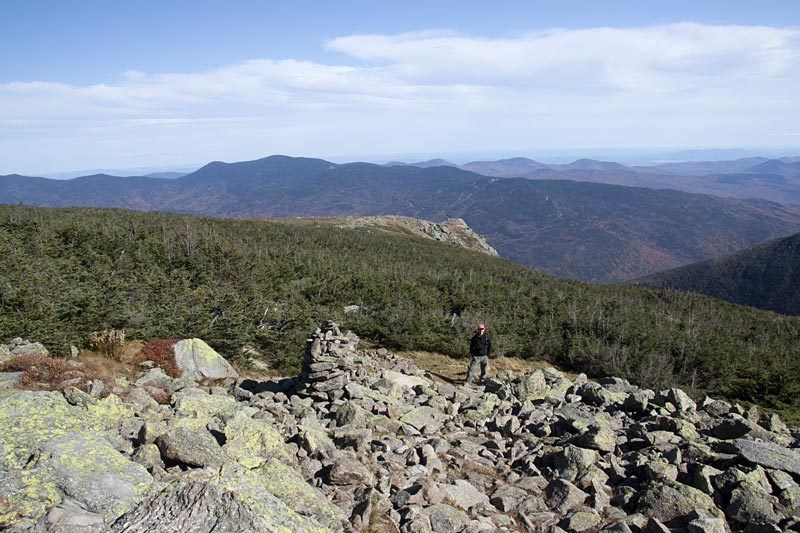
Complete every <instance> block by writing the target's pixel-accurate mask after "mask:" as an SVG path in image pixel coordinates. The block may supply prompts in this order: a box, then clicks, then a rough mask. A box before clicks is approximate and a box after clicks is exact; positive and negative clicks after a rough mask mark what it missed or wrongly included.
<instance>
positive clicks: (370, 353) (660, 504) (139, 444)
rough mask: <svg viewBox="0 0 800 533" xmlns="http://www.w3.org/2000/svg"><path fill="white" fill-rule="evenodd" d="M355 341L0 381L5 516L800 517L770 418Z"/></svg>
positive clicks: (331, 520)
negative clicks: (230, 365)
mask: <svg viewBox="0 0 800 533" xmlns="http://www.w3.org/2000/svg"><path fill="white" fill-rule="evenodd" d="M357 342H358V340H357V337H355V336H354V335H353V334H351V333H345V334H342V332H341V330H340V329H339V327H338V326H337V325H336V324H335V323H332V322H325V323H323V324H322V326H321V327H320V328H319V329H318V330H316V331H315V332H314V333H313V334H312V335H311V337H310V339H309V342H308V343H307V346H306V358H305V361H304V364H303V368H302V372H301V374H300V375H299V376H297V377H295V378H275V379H268V380H264V381H255V380H252V379H245V378H236V379H234V378H225V379H224V380H222V381H220V382H218V383H205V382H198V381H192V380H187V379H186V378H183V379H178V380H172V379H171V378H169V377H167V376H165V375H163V373H161V374H159V373H158V372H157V371H158V369H157V368H156V369H151V370H149V371H148V374H147V375H146V376H143V377H142V378H140V381H141V380H146V382H147V383H153V382H154V381H156V380H161V381H165V382H168V383H167V384H168V385H169V387H166V386H165V387H163V388H169V389H170V390H173V391H174V393H172V395H171V397H170V398H169V402H168V403H163V404H161V405H159V404H157V403H156V402H155V401H153V399H152V398H150V396H148V394H147V389H146V388H145V387H144V385H143V384H142V385H139V384H130V386H129V387H128V388H127V389H126V390H124V391H123V390H122V388H120V389H119V390H120V392H118V393H117V394H111V395H109V396H107V397H106V398H102V399H101V398H94V397H91V396H89V395H87V394H85V393H81V392H80V391H76V390H74V389H70V390H68V391H66V392H64V393H61V392H34V391H18V390H14V389H10V388H3V387H2V386H1V385H0V428H3V430H2V432H0V446H2V450H1V451H2V452H3V453H0V496H1V497H2V498H0V529H2V528H3V527H8V528H10V529H11V530H12V531H59V532H71V531H76V532H77V531H81V532H94V531H96V532H101V531H103V532H105V531H112V532H125V533H137V532H145V531H147V532H155V533H160V532H164V533H166V532H184V531H186V532H188V531H192V532H209V533H211V532H229V531H230V532H233V531H237V532H263V531H287V532H289V531H292V532H306V531H308V532H322V531H334V532H339V531H358V532H362V531H363V532H398V533H399V532H402V533H412V532H413V533H417V532H452V533H456V532H470V533H471V532H478V531H486V532H490V531H491V532H494V531H531V532H545V533H564V532H567V533H598V532H615V533H627V532H633V533H642V532H644V533H653V532H663V533H669V532H671V533H723V532H732V531H744V532H748V533H777V532H785V531H800V431H798V429H796V428H789V427H787V426H786V425H785V424H784V423H783V422H782V421H781V420H780V418H779V417H778V416H777V415H774V414H769V413H761V412H759V411H758V410H757V409H745V408H743V407H741V406H739V405H735V404H730V403H728V402H725V401H722V400H718V399H712V398H708V397H705V398H702V399H701V400H700V401H695V400H693V399H692V398H690V397H689V396H688V395H687V394H686V393H684V392H683V391H681V390H680V389H667V390H663V391H660V392H655V391H651V390H647V389H642V388H639V387H636V386H633V385H631V384H630V383H628V382H627V381H625V380H623V379H619V378H603V379H599V380H596V381H593V380H589V379H588V378H587V377H586V376H585V375H583V374H580V375H577V376H571V375H567V374H565V373H563V372H560V371H558V370H556V369H553V368H545V369H540V370H534V371H530V372H527V373H524V374H522V375H517V376H514V375H512V374H510V373H503V374H500V375H496V376H493V377H490V378H489V379H488V380H486V382H485V383H484V384H483V385H481V386H465V385H463V384H461V383H452V382H447V381H442V380H437V379H434V376H432V375H431V374H429V373H427V372H425V371H423V370H422V369H420V368H419V367H417V366H416V365H414V364H413V363H412V362H411V361H409V360H407V359H404V358H402V357H399V356H398V355H396V354H393V353H390V352H388V351H386V350H384V349H381V350H359V349H358V348H357ZM465 366H466V364H465ZM0 382H2V380H0ZM142 383H144V382H142ZM163 388H162V389H163ZM115 390H117V389H115Z"/></svg>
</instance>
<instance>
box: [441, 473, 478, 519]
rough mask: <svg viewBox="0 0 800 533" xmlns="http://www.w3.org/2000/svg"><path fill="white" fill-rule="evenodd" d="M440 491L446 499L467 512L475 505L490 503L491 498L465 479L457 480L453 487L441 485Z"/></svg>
mask: <svg viewBox="0 0 800 533" xmlns="http://www.w3.org/2000/svg"><path fill="white" fill-rule="evenodd" d="M439 490H440V491H441V492H442V494H443V495H444V497H445V498H448V499H449V500H450V501H451V502H452V503H453V504H454V505H456V506H458V507H460V508H461V509H464V510H465V511H469V510H470V508H472V507H473V506H475V505H479V504H483V503H489V497H488V496H487V495H486V494H485V493H484V492H483V491H480V490H478V489H477V488H475V486H474V485H472V484H470V482H469V481H466V480H464V479H457V480H456V481H455V482H454V483H453V484H452V485H449V484H443V485H439Z"/></svg>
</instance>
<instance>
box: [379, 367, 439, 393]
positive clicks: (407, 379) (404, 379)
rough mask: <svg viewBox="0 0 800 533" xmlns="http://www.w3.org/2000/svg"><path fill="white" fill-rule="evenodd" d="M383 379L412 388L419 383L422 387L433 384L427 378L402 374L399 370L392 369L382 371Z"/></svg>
mask: <svg viewBox="0 0 800 533" xmlns="http://www.w3.org/2000/svg"><path fill="white" fill-rule="evenodd" d="M383 379H385V380H387V381H389V382H391V383H396V384H397V385H400V386H402V387H406V388H408V389H413V388H414V387H416V386H420V385H421V386H423V387H431V386H433V382H432V381H431V380H429V379H426V378H423V377H420V376H411V375H409V374H403V373H401V372H394V371H392V370H386V371H385V372H384V373H383Z"/></svg>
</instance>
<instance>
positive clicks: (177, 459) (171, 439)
mask: <svg viewBox="0 0 800 533" xmlns="http://www.w3.org/2000/svg"><path fill="white" fill-rule="evenodd" d="M155 444H156V446H158V449H159V450H160V451H161V456H162V457H163V458H164V459H165V460H166V461H170V462H173V463H178V464H182V465H187V466H199V467H203V466H209V465H220V464H222V463H224V462H225V454H224V453H222V449H221V448H220V447H219V444H218V443H217V441H216V439H214V437H213V436H212V435H211V433H209V432H208V431H207V430H205V429H199V428H189V427H176V428H173V429H170V430H168V431H167V432H166V433H164V434H163V435H161V436H160V437H158V438H157V439H156V442H155Z"/></svg>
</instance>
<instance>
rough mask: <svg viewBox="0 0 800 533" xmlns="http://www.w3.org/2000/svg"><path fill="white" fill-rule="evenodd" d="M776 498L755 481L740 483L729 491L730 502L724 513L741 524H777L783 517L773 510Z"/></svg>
mask: <svg viewBox="0 0 800 533" xmlns="http://www.w3.org/2000/svg"><path fill="white" fill-rule="evenodd" d="M776 500H777V498H774V497H773V496H770V495H769V494H767V492H766V491H765V490H764V489H763V488H762V487H760V486H758V485H756V484H755V483H748V482H745V483H742V484H740V485H739V486H738V487H736V488H735V489H733V492H732V493H731V503H730V505H729V506H728V508H727V509H725V514H726V515H727V516H728V518H730V519H731V520H733V521H735V522H738V523H740V524H743V525H747V524H777V523H778V522H780V521H781V520H782V519H783V518H784V517H783V516H781V515H779V514H778V513H776V512H775V503H777V501H776Z"/></svg>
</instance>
